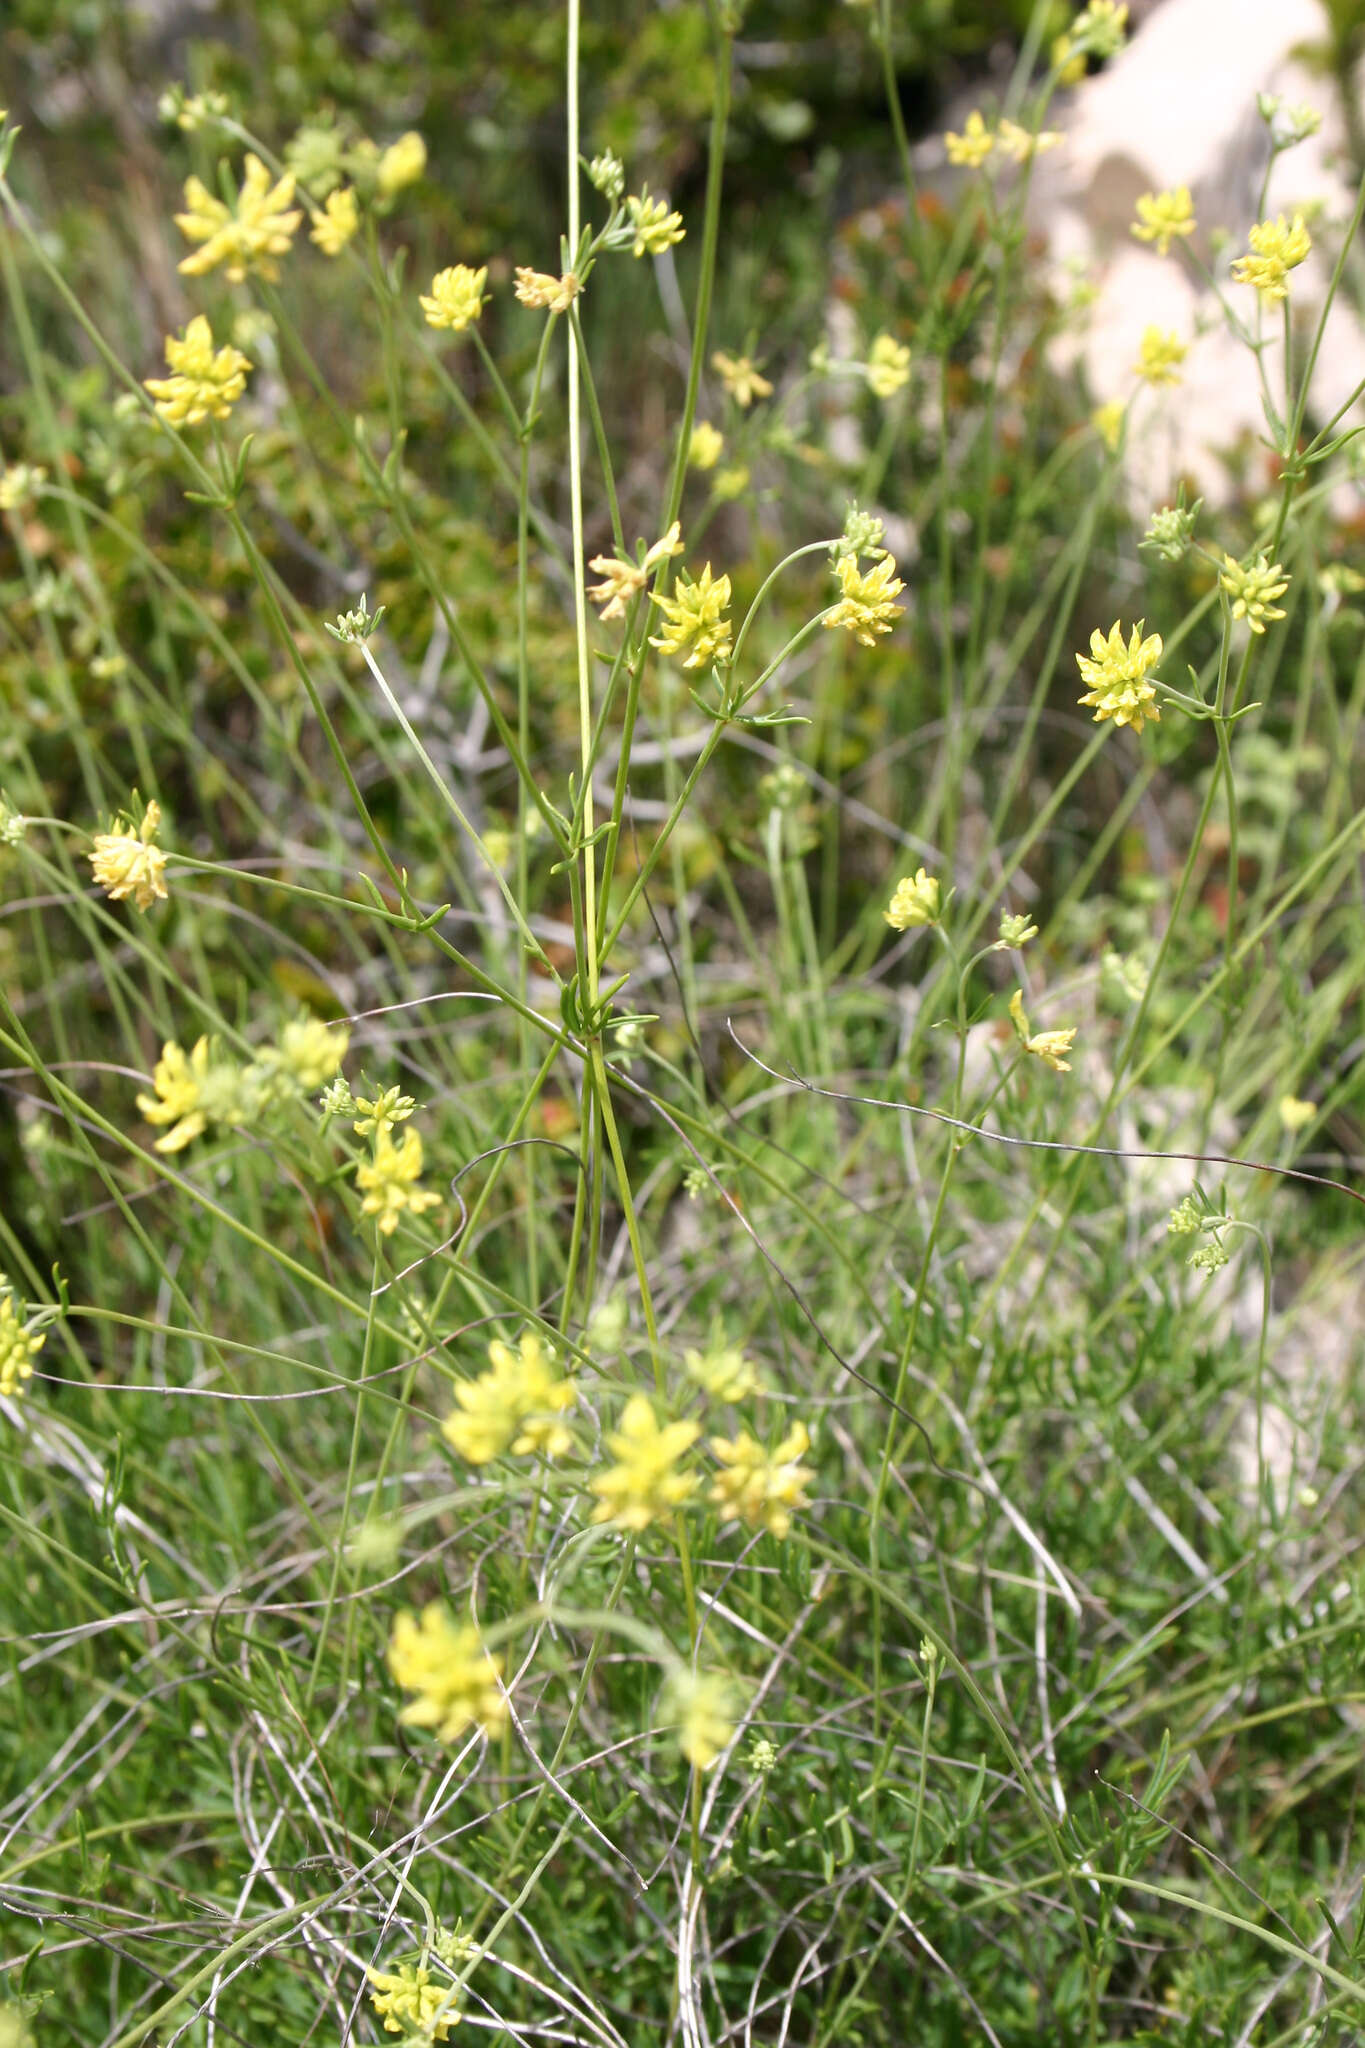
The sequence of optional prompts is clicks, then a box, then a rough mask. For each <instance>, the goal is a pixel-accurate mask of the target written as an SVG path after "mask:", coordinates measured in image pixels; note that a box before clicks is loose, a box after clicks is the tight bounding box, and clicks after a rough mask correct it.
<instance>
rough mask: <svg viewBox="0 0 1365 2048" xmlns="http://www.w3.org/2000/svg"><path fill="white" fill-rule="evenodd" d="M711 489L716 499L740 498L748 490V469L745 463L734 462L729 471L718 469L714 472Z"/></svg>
mask: <svg viewBox="0 0 1365 2048" xmlns="http://www.w3.org/2000/svg"><path fill="white" fill-rule="evenodd" d="M711 488H712V490H713V491H714V492H715V494H716V496H717V497H718V498H724V499H727V500H728V499H731V498H739V497H742V496H743V494H744V492H745V491H747V490H748V488H749V468H748V465H747V463H743V462H736V463H735V464H734V465H733V466H732V467H731V468H729V469H718V470H717V471H716V480H715V482H714V484H713V485H712V486H711Z"/></svg>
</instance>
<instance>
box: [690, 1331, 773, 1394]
mask: <svg viewBox="0 0 1365 2048" xmlns="http://www.w3.org/2000/svg"><path fill="white" fill-rule="evenodd" d="M683 1370H684V1371H685V1372H686V1374H687V1377H688V1378H689V1379H691V1380H695V1381H696V1383H697V1385H698V1386H699V1387H701V1388H703V1389H704V1390H705V1392H706V1393H708V1394H709V1395H710V1396H711V1398H712V1399H713V1400H715V1401H742V1400H743V1399H744V1398H745V1396H746V1395H747V1394H752V1393H755V1392H756V1391H757V1388H758V1374H757V1373H756V1372H755V1371H754V1368H753V1365H752V1364H751V1362H750V1361H749V1359H747V1358H746V1357H745V1355H744V1353H743V1351H742V1350H741V1349H740V1347H739V1345H738V1344H722V1343H718V1342H717V1341H716V1340H715V1339H714V1338H713V1339H712V1341H711V1343H710V1344H709V1345H708V1346H707V1348H706V1350H705V1351H684V1353H683Z"/></svg>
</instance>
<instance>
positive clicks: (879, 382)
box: [867, 334, 910, 398]
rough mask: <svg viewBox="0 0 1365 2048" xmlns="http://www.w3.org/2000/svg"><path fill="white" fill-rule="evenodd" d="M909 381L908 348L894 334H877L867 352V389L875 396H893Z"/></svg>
mask: <svg viewBox="0 0 1365 2048" xmlns="http://www.w3.org/2000/svg"><path fill="white" fill-rule="evenodd" d="M909 382H910V351H909V349H908V348H907V347H906V345H905V343H904V342H903V341H897V340H896V338H895V336H894V335H891V334H879V335H878V336H877V338H876V340H875V341H874V342H873V344H872V346H871V348H870V349H869V350H868V354H867V383H868V389H869V390H870V391H871V392H872V394H873V396H874V397H876V398H894V397H895V395H896V393H897V392H898V391H901V390H903V389H904V387H905V386H906V385H907V384H908V383H909Z"/></svg>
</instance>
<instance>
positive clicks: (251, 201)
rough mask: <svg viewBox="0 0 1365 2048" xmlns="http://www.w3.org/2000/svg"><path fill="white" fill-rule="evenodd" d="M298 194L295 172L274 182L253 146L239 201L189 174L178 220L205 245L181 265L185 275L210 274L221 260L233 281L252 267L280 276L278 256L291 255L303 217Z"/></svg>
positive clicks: (188, 236) (267, 276)
mask: <svg viewBox="0 0 1365 2048" xmlns="http://www.w3.org/2000/svg"><path fill="white" fill-rule="evenodd" d="M293 197H294V173H293V172H292V171H286V172H285V174H284V176H283V177H282V178H280V179H279V180H278V181H277V182H276V183H275V184H273V185H272V184H271V182H270V173H269V171H268V170H267V169H266V167H265V165H264V164H263V163H262V162H261V160H260V158H259V157H258V156H255V155H253V154H252V152H251V151H250V150H248V151H247V157H246V173H245V176H244V177H243V179H242V186H241V190H240V191H239V193H238V194H237V200H236V203H235V205H233V206H227V205H225V204H224V202H223V201H222V200H221V199H215V197H214V196H213V194H212V192H210V191H209V189H208V187H207V186H206V185H204V184H203V182H202V181H201V180H200V179H199V178H189V179H187V180H186V183H185V207H186V211H185V212H184V213H178V214H177V215H176V216H175V224H176V226H177V227H178V228H179V230H180V232H181V234H182V235H184V237H185V239H186V241H189V242H198V243H200V244H201V245H202V246H201V247H200V248H198V249H196V250H195V251H194V253H193V255H191V256H187V257H186V258H185V260H184V262H183V263H182V264H181V265H180V268H181V270H182V272H183V273H184V275H185V276H186V277H204V276H206V275H207V274H208V272H209V271H210V270H216V269H217V268H218V265H219V264H220V263H221V264H223V265H224V266H225V267H226V270H227V275H228V278H229V280H230V281H231V282H232V283H233V284H240V283H241V282H242V280H243V278H244V277H246V276H247V274H248V272H251V271H256V272H258V273H259V274H260V276H262V277H263V278H265V279H266V280H267V282H269V281H271V280H273V279H274V278H277V277H278V276H279V274H280V267H279V265H278V263H276V261H275V258H276V257H277V256H284V255H287V254H288V251H289V245H290V243H291V242H292V241H293V239H294V234H295V231H296V229H297V228H298V225H299V222H300V221H301V220H302V219H303V213H302V211H301V210H300V209H298V208H291V207H290V203H289V202H290V201H291V200H292V198H293Z"/></svg>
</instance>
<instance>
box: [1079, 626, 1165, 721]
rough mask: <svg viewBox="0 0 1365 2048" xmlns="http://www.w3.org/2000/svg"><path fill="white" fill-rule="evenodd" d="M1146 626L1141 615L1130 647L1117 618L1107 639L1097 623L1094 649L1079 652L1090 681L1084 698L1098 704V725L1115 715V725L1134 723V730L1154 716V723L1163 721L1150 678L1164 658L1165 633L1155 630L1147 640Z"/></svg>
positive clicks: (1085, 679) (1084, 676) (1083, 675)
mask: <svg viewBox="0 0 1365 2048" xmlns="http://www.w3.org/2000/svg"><path fill="white" fill-rule="evenodd" d="M1142 627H1143V621H1142V620H1141V619H1139V620H1138V622H1137V624H1136V625H1135V626H1134V628H1133V631H1132V635H1131V638H1130V639H1129V641H1128V645H1127V646H1126V647H1125V646H1124V644H1123V628H1122V626H1121V625H1120V624H1119V621H1118V620H1117V619H1115V621H1114V623H1113V625H1112V626H1111V627H1110V629H1109V637H1108V639H1107V640H1106V639H1105V637H1104V635H1103V633H1101V632H1100V630H1099V628H1098V627H1096V629H1095V631H1094V632H1093V633H1092V634H1091V635H1090V653H1089V654H1088V655H1085V654H1078V655H1077V656H1076V666H1077V667H1078V668H1079V669H1080V672H1081V681H1082V682H1083V683H1084V684H1085V685H1086V694H1085V695H1084V696H1083V697H1082V698H1081V699H1080V702H1081V703H1082V704H1084V705H1087V706H1088V705H1093V706H1094V708H1095V719H1094V722H1095V724H1096V725H1098V724H1099V723H1100V721H1101V720H1102V719H1105V718H1112V719H1113V721H1114V723H1115V725H1131V726H1132V728H1133V731H1134V732H1139V733H1140V732H1141V731H1142V727H1143V723H1144V721H1145V720H1146V719H1149V718H1150V719H1151V721H1152V723H1153V725H1159V724H1160V723H1161V710H1160V707H1159V706H1158V704H1157V701H1156V690H1155V689H1154V687H1153V685H1152V682H1151V680H1150V678H1151V674H1152V671H1153V669H1154V668H1155V667H1156V665H1157V663H1158V662H1159V661H1160V659H1161V635H1160V634H1159V633H1152V634H1149V636H1148V637H1147V639H1145V640H1144V639H1143V637H1142Z"/></svg>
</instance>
